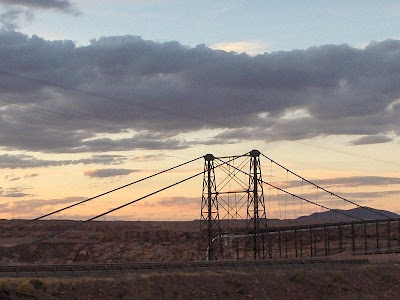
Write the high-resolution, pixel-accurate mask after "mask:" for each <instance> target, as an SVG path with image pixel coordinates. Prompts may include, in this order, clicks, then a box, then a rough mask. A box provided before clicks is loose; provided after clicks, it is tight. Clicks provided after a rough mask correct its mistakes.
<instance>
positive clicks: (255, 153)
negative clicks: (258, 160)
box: [250, 149, 261, 157]
mask: <svg viewBox="0 0 400 300" xmlns="http://www.w3.org/2000/svg"><path fill="white" fill-rule="evenodd" d="M260 154H261V153H260V151H258V150H255V149H253V150H251V151H250V156H251V157H259V156H260Z"/></svg>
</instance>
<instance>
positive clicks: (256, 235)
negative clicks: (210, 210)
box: [246, 150, 267, 259]
mask: <svg viewBox="0 0 400 300" xmlns="http://www.w3.org/2000/svg"><path fill="white" fill-rule="evenodd" d="M249 174H250V176H249V189H248V194H247V218H246V231H247V234H248V235H249V236H251V239H250V241H249V243H248V244H250V245H251V246H252V247H251V248H253V254H254V259H262V258H265V234H266V231H267V215H266V212H265V202H264V189H263V184H262V176H261V163H260V151H258V150H252V151H251V152H250V172H249Z"/></svg>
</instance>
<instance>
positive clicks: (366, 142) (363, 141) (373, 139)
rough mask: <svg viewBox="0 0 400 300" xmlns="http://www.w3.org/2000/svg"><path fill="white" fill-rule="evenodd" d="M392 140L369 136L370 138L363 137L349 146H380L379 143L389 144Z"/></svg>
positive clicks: (382, 136)
mask: <svg viewBox="0 0 400 300" xmlns="http://www.w3.org/2000/svg"><path fill="white" fill-rule="evenodd" d="M392 140H393V139H391V138H390V137H387V136H385V135H370V136H363V137H362V138H359V139H357V140H354V141H351V142H350V143H349V144H350V145H352V146H357V145H369V144H381V143H388V142H391V141H392Z"/></svg>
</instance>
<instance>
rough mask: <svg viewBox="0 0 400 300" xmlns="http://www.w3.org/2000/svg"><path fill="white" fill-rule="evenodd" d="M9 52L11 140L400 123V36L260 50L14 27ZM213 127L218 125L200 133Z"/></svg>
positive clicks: (232, 136)
mask: <svg viewBox="0 0 400 300" xmlns="http://www.w3.org/2000/svg"><path fill="white" fill-rule="evenodd" d="M21 53H23V54H24V55H21ZM0 61H3V62H4V63H3V64H2V65H1V72H0V97H1V98H0V99H1V102H0V126H1V128H2V132H1V135H0V144H1V145H2V147H3V149H6V150H21V151H37V152H43V153H83V152H89V153H90V152H102V153H104V152H108V151H131V150H135V149H150V150H158V149H161V150H163V149H165V150H173V149H184V148H188V147H191V146H193V145H198V144H218V143H223V144H225V143H238V142H243V141H251V140H265V141H280V140H301V139H308V138H313V137H317V136H327V135H350V136H352V135H353V136H360V135H361V136H364V138H366V137H369V139H370V141H374V140H375V141H376V137H378V136H381V137H383V136H385V135H386V134H387V133H388V132H390V133H392V132H393V134H394V135H395V136H398V135H399V133H400V118H398V105H397V103H398V99H400V86H399V85H398V82H399V80H400V71H399V70H400V63H399V62H400V41H397V40H386V41H382V42H372V43H370V44H369V45H368V46H367V47H365V48H364V49H358V48H353V47H350V46H349V45H323V46H319V47H311V48H308V49H305V50H292V51H279V52H273V53H264V54H262V55H257V56H254V57H252V56H249V55H246V54H240V55H238V54H235V53H233V52H229V53H228V52H224V51H220V50H213V49H210V48H208V47H206V46H204V45H199V46H197V47H194V48H191V47H187V46H183V45H181V44H180V43H178V42H166V43H156V42H153V41H147V40H143V39H141V38H140V37H133V36H115V37H103V38H100V39H98V40H92V41H91V44H90V45H87V46H81V47H78V46H76V45H75V44H74V43H73V42H72V41H47V40H44V39H41V38H39V37H37V36H32V37H28V36H26V35H23V34H20V33H17V32H6V31H4V32H0ZM299 111H301V112H302V113H301V114H298V113H296V112H299ZM210 129H217V130H216V132H218V134H216V135H215V136H214V137H211V138H201V136H200V135H199V136H197V133H198V132H199V131H201V130H203V131H204V130H210ZM210 132H212V131H210ZM183 137H185V138H183ZM381 140H382V139H381ZM364 141H365V139H364Z"/></svg>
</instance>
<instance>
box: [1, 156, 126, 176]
mask: <svg viewBox="0 0 400 300" xmlns="http://www.w3.org/2000/svg"><path fill="white" fill-rule="evenodd" d="M126 159H127V158H126V157H123V156H120V155H93V156H91V157H90V158H82V159H77V160H44V159H38V158H35V157H34V156H32V155H26V154H16V155H11V154H2V155H0V169H29V168H43V167H55V166H66V165H76V164H83V165H89V164H102V165H119V164H122V163H123V162H124V161H125V160H126ZM36 176H38V174H30V175H26V176H25V177H36Z"/></svg>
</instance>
